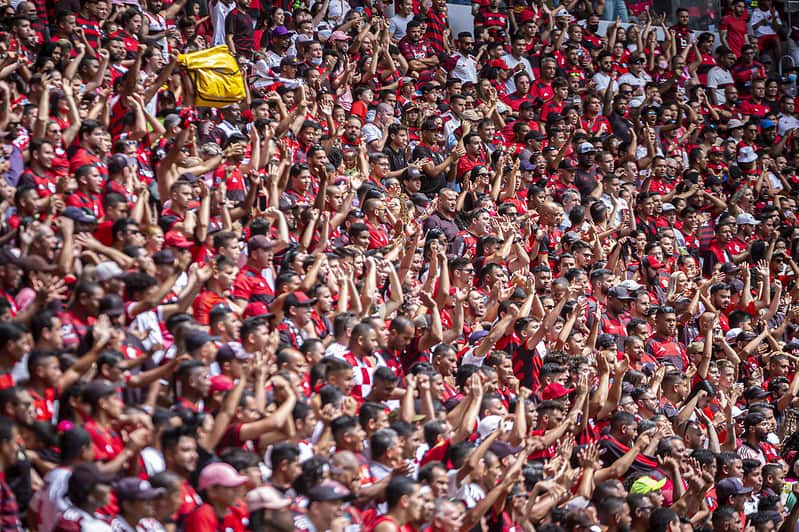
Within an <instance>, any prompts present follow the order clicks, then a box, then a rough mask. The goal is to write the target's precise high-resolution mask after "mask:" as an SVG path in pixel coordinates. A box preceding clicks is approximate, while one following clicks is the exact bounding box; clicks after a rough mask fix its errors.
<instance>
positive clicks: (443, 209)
mask: <svg viewBox="0 0 799 532" xmlns="http://www.w3.org/2000/svg"><path fill="white" fill-rule="evenodd" d="M457 202H458V193H457V192H455V191H454V190H452V189H450V188H445V189H443V190H442V191H441V192H440V193H439V195H438V208H437V209H436V212H434V213H433V214H431V215H430V217H429V218H428V219H427V220H425V223H424V230H425V231H431V230H433V229H440V230H441V231H442V232H443V233H444V236H445V237H446V238H447V241H448V242H449V247H450V248H451V247H452V246H453V244H454V242H455V238H456V237H457V236H458V233H459V232H460V229H459V228H458V225H457V224H456V223H455V214H456V213H457V211H458V209H457Z"/></svg>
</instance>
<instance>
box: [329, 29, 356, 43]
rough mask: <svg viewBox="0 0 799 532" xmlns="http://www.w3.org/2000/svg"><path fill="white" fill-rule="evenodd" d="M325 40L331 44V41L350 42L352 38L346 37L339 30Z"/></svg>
mask: <svg viewBox="0 0 799 532" xmlns="http://www.w3.org/2000/svg"><path fill="white" fill-rule="evenodd" d="M327 40H328V41H330V42H333V41H351V40H352V37H350V36H349V35H347V34H346V33H344V32H343V31H341V30H336V31H334V32H333V33H331V34H330V37H328V39H327Z"/></svg>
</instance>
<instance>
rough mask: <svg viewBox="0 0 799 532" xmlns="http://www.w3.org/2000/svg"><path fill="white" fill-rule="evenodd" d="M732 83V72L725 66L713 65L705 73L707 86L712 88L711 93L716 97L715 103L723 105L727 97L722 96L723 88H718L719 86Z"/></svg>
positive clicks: (733, 81)
mask: <svg viewBox="0 0 799 532" xmlns="http://www.w3.org/2000/svg"><path fill="white" fill-rule="evenodd" d="M733 83H735V80H733V79H732V72H730V71H729V70H727V69H726V68H721V67H720V66H714V67H713V68H711V69H710V70H709V71H708V73H707V87H708V88H709V89H713V94H714V95H715V97H716V105H723V104H724V103H726V102H727V98H725V97H724V89H720V88H719V87H723V86H725V85H732V84H733Z"/></svg>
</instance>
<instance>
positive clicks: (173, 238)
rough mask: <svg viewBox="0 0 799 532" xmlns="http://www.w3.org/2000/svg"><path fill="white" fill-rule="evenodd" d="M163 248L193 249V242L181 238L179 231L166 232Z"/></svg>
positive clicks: (183, 237) (181, 234)
mask: <svg viewBox="0 0 799 532" xmlns="http://www.w3.org/2000/svg"><path fill="white" fill-rule="evenodd" d="M164 246H166V247H174V248H180V249H189V248H191V247H194V242H192V241H191V240H189V239H188V238H186V237H185V236H183V233H181V232H179V231H167V233H166V234H165V235H164Z"/></svg>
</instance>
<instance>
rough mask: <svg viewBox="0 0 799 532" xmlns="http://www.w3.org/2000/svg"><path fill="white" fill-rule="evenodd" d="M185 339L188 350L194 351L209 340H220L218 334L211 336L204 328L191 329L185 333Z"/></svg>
mask: <svg viewBox="0 0 799 532" xmlns="http://www.w3.org/2000/svg"><path fill="white" fill-rule="evenodd" d="M183 340H184V341H185V343H186V351H188V352H189V353H192V352H194V351H196V350H198V349H199V348H201V347H202V346H204V345H205V344H207V343H208V342H213V341H215V340H219V337H218V336H211V335H210V334H208V333H207V332H205V331H203V330H202V329H189V330H188V331H186V332H185V333H183Z"/></svg>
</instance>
